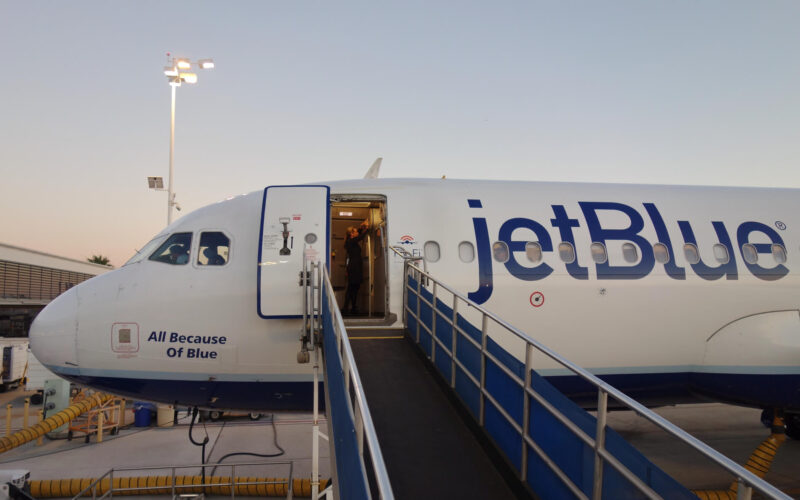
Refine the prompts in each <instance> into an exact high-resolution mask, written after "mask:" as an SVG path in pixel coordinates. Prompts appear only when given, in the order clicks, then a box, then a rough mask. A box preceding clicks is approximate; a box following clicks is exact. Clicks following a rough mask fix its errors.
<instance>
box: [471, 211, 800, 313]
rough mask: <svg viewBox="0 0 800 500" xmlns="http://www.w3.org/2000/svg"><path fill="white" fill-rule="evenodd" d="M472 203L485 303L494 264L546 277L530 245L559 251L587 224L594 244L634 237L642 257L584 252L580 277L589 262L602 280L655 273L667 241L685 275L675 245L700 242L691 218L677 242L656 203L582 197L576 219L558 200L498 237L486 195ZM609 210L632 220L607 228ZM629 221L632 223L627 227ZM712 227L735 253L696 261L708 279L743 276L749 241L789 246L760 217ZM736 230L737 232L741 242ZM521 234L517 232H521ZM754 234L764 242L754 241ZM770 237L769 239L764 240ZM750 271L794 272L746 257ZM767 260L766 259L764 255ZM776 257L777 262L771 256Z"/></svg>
mask: <svg viewBox="0 0 800 500" xmlns="http://www.w3.org/2000/svg"><path fill="white" fill-rule="evenodd" d="M468 205H469V207H470V208H471V209H472V212H473V217H472V226H473V229H474V231H475V243H476V245H477V253H478V282H479V287H478V289H477V290H476V291H474V292H471V293H470V294H469V298H470V299H472V300H474V301H475V302H477V303H478V304H482V303H484V302H486V301H487V300H489V297H491V295H492V291H493V289H494V283H493V278H492V266H493V265H503V266H505V268H506V270H507V271H508V272H509V274H511V275H512V276H514V277H515V278H517V279H520V280H524V281H537V280H540V279H544V278H546V277H548V276H550V274H552V273H553V268H552V267H551V266H550V265H548V264H546V263H544V262H540V263H537V264H535V265H534V264H533V263H532V262H529V261H528V260H527V259H526V258H525V256H524V255H525V245H526V243H527V242H529V241H536V242H538V243H539V245H540V246H541V249H542V252H543V253H546V252H553V248H554V247H553V241H556V245H557V244H558V242H566V243H570V244H571V245H572V246H573V247H576V243H575V234H574V232H575V229H576V228H581V227H585V228H586V229H587V230H588V234H589V237H590V239H591V241H590V242H589V243H592V242H594V243H602V244H604V245H606V246H608V243H609V242H614V241H617V242H629V243H633V244H634V245H636V247H638V254H639V256H640V258H639V260H638V262H637V263H636V264H632V265H617V264H612V263H611V262H609V261H606V262H603V263H595V262H581V257H580V256H576V258H575V260H573V261H572V262H570V263H565V264H564V265H565V266H566V271H567V273H568V274H569V275H570V276H571V277H573V278H575V279H578V280H585V279H589V268H588V267H587V265H589V264H594V266H595V270H596V273H597V279H600V280H619V279H623V280H634V279H641V278H644V277H645V276H647V275H648V274H650V273H651V272H652V271H653V269H654V268H655V266H656V260H655V256H654V254H653V244H654V243H661V244H663V245H664V246H665V247H666V248H667V250H668V252H669V260H668V261H667V262H665V263H664V264H659V265H661V266H663V267H664V272H665V273H666V274H667V276H669V277H670V278H672V279H676V280H685V279H686V273H687V268H684V267H680V266H678V264H677V263H676V262H675V250H674V248H675V247H677V248H679V249H681V250H682V248H683V245H684V244H685V243H692V244H694V245H697V239H696V237H695V231H694V229H693V228H692V224H690V223H689V221H685V220H679V221H677V224H678V230H679V231H680V238H679V239H678V238H676V240H675V246H674V245H673V239H672V236H677V235H672V236H671V235H670V233H669V232H668V231H667V225H666V223H665V222H664V219H663V218H662V217H661V213H660V212H659V210H658V208H656V206H655V205H654V204H653V203H643V204H642V209H639V210H637V209H636V208H633V207H631V206H628V205H625V204H622V203H614V202H589V201H581V202H578V205H579V206H580V209H581V212H582V214H581V215H582V216H583V218H582V219H579V218H574V214H569V213H567V210H566V208H565V207H564V206H563V205H552V206H551V208H552V218H550V219H549V220H547V221H545V223H544V224H542V223H540V222H537V221H535V220H533V219H529V218H525V217H514V218H511V219H508V220H506V221H504V222H503V223H502V224H501V225H500V229H499V233H498V235H497V238H496V239H494V240H493V239H492V238H490V236H489V227H488V224H487V222H486V218H484V217H481V216H480V210H481V209H482V208H483V203H482V202H481V200H468ZM603 212H617V213H618V214H622V216H623V218H624V219H625V220H627V223H626V224H623V225H622V226H623V227H613V228H612V227H603V225H602V224H601V222H600V214H602V213H603ZM545 224H549V226H550V227H552V228H553V230H554V233H555V234H554V235H553V237H551V235H550V230H549V229H548V228H547V227H546V226H545ZM647 224H649V226H650V228H652V229H654V230H655V234H656V237H657V239H658V241H648V239H647V238H645V237H644V236H642V234H641V233H642V231H643V230H644V228H645V227H646V225H647ZM624 226H627V227H624ZM711 226H712V228H713V229H714V232H715V234H716V236H717V242H718V243H719V244H721V245H724V246H725V247H726V248H727V250H728V255H729V256H730V258H729V261H728V262H727V263H725V264H720V263H718V262H715V263H714V264H716V265H709V264H708V263H706V262H703V260H702V259H701V260H700V261H699V262H697V263H696V264H690V267H691V271H692V272H693V273H695V274H696V275H697V276H699V277H701V278H702V279H705V280H712V281H713V280H718V279H720V278H722V277H725V279H728V280H736V279H739V269H738V264H737V255H739V257H741V253H740V252H741V248H742V245H744V244H746V243H749V244H752V245H753V247H755V249H756V252H757V253H758V254H759V255H761V254H770V255H771V254H772V245H773V244H775V243H778V244H780V245H784V243H783V239H782V238H781V237H780V235H779V234H778V232H777V231H775V230H774V229H773V228H772V227H770V226H768V225H766V224H763V223H761V222H755V221H745V222H742V223H741V224H739V227H737V228H736V230H735V232H734V233H729V232H728V228H726V227H725V224H724V223H722V222H721V221H711ZM517 229H525V230H527V231H526V232H527V233H528V234H527V238H526V239H512V234H514V231H516V230H517ZM731 234H733V235H735V242H736V247H734V240H733V239H732V238H731ZM519 235H520V233H517V236H518V237H519ZM751 238H752V239H753V240H754V241H756V240H757V241H759V243H752V242H751ZM765 240H768V241H769V242H768V243H765V242H764V241H765ZM492 241H502V242H504V243H505V244H506V245H508V251H509V252H508V253H509V255H508V261H506V262H505V263H504V264H499V263H497V262H494V261H493V259H492V248H491V245H492ZM589 243H586V245H588V244H589ZM741 260H742V262H743V263H744V265H745V267H746V268H747V270H748V271H749V272H750V273H752V274H753V275H754V276H756V277H757V278H760V279H762V280H767V281H773V280H778V279H781V278H783V277H784V276H786V274H788V273H789V269H788V268H786V266H784V265H783V264H777V265H774V266H773V267H762V266H761V265H759V263H758V262H757V263H753V264H751V263H748V262H746V261H745V260H744V259H743V258H742V259H741ZM763 260H764V261H767V260H766V259H763ZM767 262H774V261H767Z"/></svg>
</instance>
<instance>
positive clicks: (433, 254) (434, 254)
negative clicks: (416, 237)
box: [423, 241, 442, 262]
mask: <svg viewBox="0 0 800 500" xmlns="http://www.w3.org/2000/svg"><path fill="white" fill-rule="evenodd" d="M423 251H424V252H425V260H427V261H428V262H439V259H440V258H441V256H442V254H441V252H440V251H439V244H438V243H436V242H435V241H426V242H425V246H424V247H423Z"/></svg>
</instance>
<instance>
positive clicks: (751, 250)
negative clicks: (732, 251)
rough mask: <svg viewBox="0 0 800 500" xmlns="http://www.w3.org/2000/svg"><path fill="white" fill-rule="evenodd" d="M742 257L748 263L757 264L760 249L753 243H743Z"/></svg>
mask: <svg viewBox="0 0 800 500" xmlns="http://www.w3.org/2000/svg"><path fill="white" fill-rule="evenodd" d="M742 258H743V259H744V261H745V262H747V263H748V264H755V263H756V262H758V251H757V250H756V247H755V245H753V244H752V243H745V244H744V245H742Z"/></svg>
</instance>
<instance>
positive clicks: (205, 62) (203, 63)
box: [197, 59, 214, 69]
mask: <svg viewBox="0 0 800 500" xmlns="http://www.w3.org/2000/svg"><path fill="white" fill-rule="evenodd" d="M197 65H198V66H200V69H214V60H213V59H200V60H199V61H197Z"/></svg>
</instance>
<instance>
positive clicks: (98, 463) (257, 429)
mask: <svg viewBox="0 0 800 500" xmlns="http://www.w3.org/2000/svg"><path fill="white" fill-rule="evenodd" d="M29 394H30V393H25V392H23V391H22V390H16V391H12V392H9V393H4V394H0V410H2V408H3V407H5V405H6V404H8V403H11V404H12V405H13V409H12V416H13V418H12V432H13V430H14V429H15V428H19V427H21V425H22V411H23V410H22V409H23V400H24V398H25V397H26V395H29ZM32 408H33V409H35V410H36V411H38V409H39V407H38V406H32ZM656 411H657V412H658V413H660V414H661V415H663V416H664V417H666V418H667V419H668V420H670V421H671V422H673V423H675V424H676V425H678V426H679V427H681V428H683V429H684V430H686V431H688V432H689V433H691V434H692V435H694V436H696V437H697V438H699V439H701V440H703V441H704V442H706V443H708V444H709V445H711V446H712V447H713V448H715V449H716V450H718V451H720V452H721V453H723V454H725V455H727V456H728V457H730V458H732V459H733V460H735V461H736V462H738V463H741V464H743V463H745V462H746V461H747V459H748V457H749V455H750V453H752V452H753V450H755V448H756V447H757V446H758V445H759V443H761V441H763V440H764V439H766V438H767V437H768V435H769V431H768V430H767V429H766V428H765V427H763V426H762V425H761V423H760V420H759V415H760V411H759V410H755V409H750V408H741V407H735V406H729V405H723V404H718V403H707V404H697V405H678V406H671V407H664V408H660V409H657V410H656ZM31 414H32V415H33V414H35V412H34V411H31ZM179 416H180V420H179V425H177V426H172V427H161V428H159V427H134V426H133V425H130V426H129V427H127V428H125V429H123V430H121V431H120V432H119V434H118V435H116V436H110V435H108V434H106V435H105V436H104V438H103V442H102V443H96V438H95V437H92V438H91V439H90V443H88V444H87V443H85V440H84V439H83V437H77V438H75V439H73V440H72V441H67V440H65V439H59V440H50V439H44V443H43V444H42V445H41V446H37V445H36V443H35V442H32V443H28V444H26V445H23V446H21V447H19V448H15V449H13V450H10V451H8V452H6V453H4V454H2V455H0V470H9V469H25V470H29V471H30V474H31V479H32V480H36V479H65V478H85V477H97V476H100V475H102V474H104V473H105V472H107V471H108V470H109V469H110V468H112V467H115V468H129V467H134V468H136V467H138V468H145V467H153V466H196V465H199V464H200V463H201V460H202V459H201V448H200V447H198V446H194V445H192V444H191V443H190V442H189V425H188V423H189V419H188V417H187V416H186V412H181V413H180V414H179ZM273 417H274V423H275V425H274V427H273V425H272V418H273ZM33 420H34V419H33V418H31V422H33ZM133 420H134V419H133V412H132V410H130V409H129V410H128V411H127V423H128V424H132V423H133ZM312 424H313V421H312V416H311V414H310V413H304V412H280V413H274V414H271V415H266V416H264V417H263V418H262V419H261V420H258V421H250V420H249V419H248V417H247V416H246V415H241V416H226V417H223V419H222V420H220V421H218V422H206V423H205V425H204V424H202V423H201V424H196V425H195V427H194V438H195V440H198V441H202V440H203V438H204V437H205V436H206V435H207V436H208V438H209V441H208V444H207V446H206V462H207V463H213V462H216V461H218V460H219V459H220V458H221V457H223V456H224V455H226V454H228V453H232V452H254V453H260V454H268V455H271V454H277V453H280V452H281V450H280V448H283V450H285V453H283V454H281V455H280V456H278V457H271V458H262V457H252V456H236V457H231V458H229V459H226V460H225V462H224V463H226V464H230V463H243V462H248V463H251V462H273V465H267V466H264V465H262V466H258V467H255V466H253V467H245V466H237V469H236V475H237V476H239V475H241V476H245V475H246V476H268V477H287V476H288V465H287V464H286V463H285V462H287V461H290V462H291V463H292V465H293V471H292V472H293V477H299V478H308V477H310V475H311V456H312V453H311V446H312V430H311V429H312ZM609 425H610V426H611V427H612V428H614V429H615V430H617V431H618V432H620V433H621V434H622V436H623V437H624V438H626V439H627V440H628V441H629V442H631V443H632V444H633V445H634V446H636V447H637V448H638V449H639V450H640V451H642V452H643V453H644V454H645V455H646V456H647V457H648V458H649V459H650V460H652V461H653V462H654V463H656V464H657V465H659V466H660V467H662V468H663V469H664V470H665V471H666V472H667V473H669V474H670V475H672V476H673V477H675V478H676V479H677V480H678V481H679V482H681V483H682V484H684V485H686V486H687V487H689V488H691V489H726V488H727V487H728V485H730V482H731V478H730V476H729V475H728V474H727V473H726V472H725V471H723V470H722V469H720V468H719V467H717V466H715V465H713V464H711V463H710V462H708V461H707V460H705V459H704V458H703V457H701V456H700V455H699V454H698V453H697V452H695V451H693V450H691V449H689V448H688V447H687V446H685V445H683V444H680V443H677V442H676V440H674V438H672V437H670V436H669V435H667V434H666V433H665V432H663V431H661V430H660V429H657V428H655V427H654V426H652V424H649V423H648V422H647V421H645V420H644V419H643V418H641V417H638V416H637V415H635V414H633V413H632V412H612V413H611V414H610V416H609ZM320 427H321V430H322V431H323V432H327V422H326V421H325V420H324V419H323V420H321V422H320ZM273 429H274V430H273ZM275 431H277V436H276V434H275ZM0 432H3V433H4V432H5V428H4V425H3V424H0ZM276 437H277V444H278V446H280V448H278V446H276V442H275V439H276ZM320 442H321V446H320V473H321V477H322V478H328V477H330V473H331V466H330V457H329V449H328V446H327V443H326V442H325V441H324V440H321V441H320ZM276 462H283V463H280V464H278V463H276ZM199 471H200V468H199V467H189V468H187V469H180V470H178V471H177V474H185V475H194V474H199ZM148 474H154V475H165V474H166V475H169V474H170V471H169V470H150V471H147V470H138V471H127V472H119V473H118V475H120V476H122V475H132V476H140V475H148ZM217 474H219V475H229V474H230V469H227V470H224V469H220V470H218V471H217ZM390 479H391V478H390ZM766 480H767V481H769V482H770V483H772V484H774V485H775V486H777V487H778V488H780V489H782V490H783V491H785V492H786V493H788V494H789V495H790V496H792V497H794V498H800V441H793V440H790V439H787V440H786V442H785V443H784V444H783V445H782V446H781V448H780V449H779V451H778V453H777V455H776V458H775V461H774V463H773V465H772V468H771V469H770V471H769V473H768V474H767V476H766ZM139 498H142V497H139ZM149 498H158V497H149ZM160 498H164V497H160ZM209 498H210V497H209ZM228 498H229V497H228Z"/></svg>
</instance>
